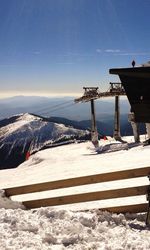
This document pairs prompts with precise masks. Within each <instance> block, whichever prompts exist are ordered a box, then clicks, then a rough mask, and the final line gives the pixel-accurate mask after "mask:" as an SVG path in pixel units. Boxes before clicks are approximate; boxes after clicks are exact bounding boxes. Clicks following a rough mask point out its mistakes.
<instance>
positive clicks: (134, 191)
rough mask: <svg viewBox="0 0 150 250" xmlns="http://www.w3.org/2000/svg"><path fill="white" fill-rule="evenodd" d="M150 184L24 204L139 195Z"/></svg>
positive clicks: (51, 203)
mask: <svg viewBox="0 0 150 250" xmlns="http://www.w3.org/2000/svg"><path fill="white" fill-rule="evenodd" d="M148 188H149V186H148V185H146V186H140V187H130V188H123V189H114V190H105V191H98V192H91V193H82V194H73V195H67V196H60V197H54V198H46V199H39V200H29V201H24V202H23V205H24V206H25V207H27V208H38V207H46V206H57V205H65V204H72V203H79V202H87V201H95V200H105V199H113V198H120V197H128V196H137V195H145V194H147V191H148Z"/></svg>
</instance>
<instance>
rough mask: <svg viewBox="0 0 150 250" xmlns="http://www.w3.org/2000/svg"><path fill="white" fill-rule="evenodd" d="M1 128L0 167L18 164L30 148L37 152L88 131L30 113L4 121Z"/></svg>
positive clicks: (31, 151)
mask: <svg viewBox="0 0 150 250" xmlns="http://www.w3.org/2000/svg"><path fill="white" fill-rule="evenodd" d="M2 123H3V126H2V127H1V128H0V158H1V163H0V168H10V167H12V166H17V165H19V164H20V163H21V162H23V161H24V160H25V155H26V152H27V151H28V150H30V153H33V152H36V151H38V150H40V149H41V148H43V147H44V146H47V145H51V144H53V143H56V142H60V141H65V140H71V139H74V138H80V137H82V136H85V135H86V134H87V133H88V132H86V131H83V130H79V129H75V128H72V127H66V126H65V125H63V124H57V123H53V122H49V121H46V120H44V119H42V118H39V117H37V116H34V115H30V114H28V113H26V114H22V115H17V116H16V117H13V121H12V119H11V120H10V119H9V120H8V121H7V119H6V121H5V123H6V125H4V122H3V121H2ZM13 163H14V164H13Z"/></svg>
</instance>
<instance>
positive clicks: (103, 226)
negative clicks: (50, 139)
mask: <svg viewBox="0 0 150 250" xmlns="http://www.w3.org/2000/svg"><path fill="white" fill-rule="evenodd" d="M124 140H128V142H129V143H131V145H134V144H132V143H133V138H132V137H127V138H124ZM113 143H115V142H114V141H113V139H111V138H109V140H108V141H104V140H101V141H100V146H101V147H106V145H110V144H113ZM118 144H119V143H117V144H116V147H118ZM149 151H150V146H146V147H143V146H142V145H139V146H136V147H132V146H131V147H130V148H129V149H128V150H127V148H126V147H125V148H123V149H122V150H120V151H115V152H109V153H108V152H106V153H101V152H99V154H97V152H95V150H94V148H93V146H92V144H91V143H90V142H86V143H80V144H78V143H75V144H72V145H65V146H61V147H57V148H51V149H46V150H43V151H40V152H38V153H36V154H34V155H32V156H31V157H30V158H29V160H28V161H26V162H24V163H23V164H21V165H20V166H19V167H18V168H16V169H9V170H1V175H0V188H1V189H5V188H6V187H11V186H18V185H25V184H31V183H38V182H45V181H53V180H58V179H66V178H69V177H76V176H85V175H91V174H98V173H103V172H111V171H115V170H116V171H117V170H123V169H131V168H141V167H147V166H150V158H149ZM135 182H136V183H135ZM137 183H138V185H147V184H149V182H148V178H146V177H142V178H138V179H137V180H135V179H130V180H123V181H113V182H109V183H100V184H92V185H85V186H83V187H82V186H80V187H74V188H66V189H61V190H51V191H47V192H41V193H39V194H28V195H22V196H21V195H20V196H14V197H12V200H10V199H8V198H6V197H5V196H4V192H3V191H1V192H0V214H1V216H0V246H1V247H0V249H2V250H4V249H9V250H14V249H15V250H20V249H23V250H26V249H32V250H38V249H39V250H41V249H42V250H64V249H69V250H71V249H73V250H80V249H81V250H92V249H93V250H94V249H99V250H101V249H102V250H105V249H113V250H124V249H126V250H127V249H138V250H143V249H145V250H146V249H147V250H148V249H150V231H149V228H148V227H147V226H146V225H145V214H126V215H123V214H118V215H117V214H111V213H109V212H106V211H105V212H104V211H103V212H102V211H101V210H99V208H101V207H104V206H113V205H116V204H118V205H119V204H123V203H124V202H125V204H131V203H137V202H140V203H145V202H146V197H145V196H141V197H140V196H139V197H130V198H122V199H112V200H108V201H95V202H88V203H85V204H84V203H80V204H72V205H66V206H58V207H46V208H39V209H33V210H26V209H25V208H24V207H22V205H21V203H20V201H23V200H28V199H34V198H35V197H36V198H42V197H54V196H61V195H64V194H65V195H67V194H70V193H82V192H92V191H96V190H109V189H112V188H118V187H127V186H128V187H129V186H135V185H137ZM85 209H86V210H87V209H89V210H88V211H86V210H85Z"/></svg>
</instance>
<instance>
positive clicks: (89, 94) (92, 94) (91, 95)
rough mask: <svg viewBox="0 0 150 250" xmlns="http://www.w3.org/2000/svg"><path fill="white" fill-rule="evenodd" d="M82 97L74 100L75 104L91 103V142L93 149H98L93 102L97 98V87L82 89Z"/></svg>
mask: <svg viewBox="0 0 150 250" xmlns="http://www.w3.org/2000/svg"><path fill="white" fill-rule="evenodd" d="M83 89H84V95H83V96H82V97H81V98H78V99H75V102H89V101H90V102H91V141H92V143H93V144H94V146H95V148H98V147H99V142H98V132H97V126H96V118H95V103H94V100H95V99H97V98H99V94H98V87H83Z"/></svg>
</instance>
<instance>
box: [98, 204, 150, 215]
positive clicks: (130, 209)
mask: <svg viewBox="0 0 150 250" xmlns="http://www.w3.org/2000/svg"><path fill="white" fill-rule="evenodd" d="M100 210H102V211H108V212H111V213H117V214H118V213H123V214H124V213H143V212H147V211H148V203H143V204H135V205H125V206H117V207H106V208H102V209H100Z"/></svg>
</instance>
